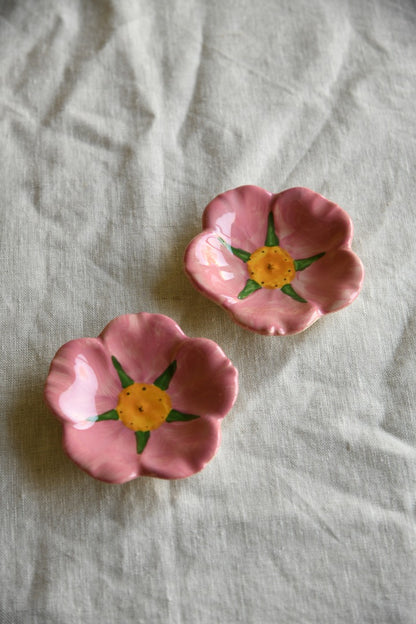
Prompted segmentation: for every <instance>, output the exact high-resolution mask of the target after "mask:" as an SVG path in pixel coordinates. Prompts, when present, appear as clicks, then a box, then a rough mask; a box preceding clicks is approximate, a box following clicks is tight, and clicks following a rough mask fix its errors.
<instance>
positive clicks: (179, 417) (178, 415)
mask: <svg viewBox="0 0 416 624" xmlns="http://www.w3.org/2000/svg"><path fill="white" fill-rule="evenodd" d="M195 418H199V416H195V415H194V414H184V413H183V412H178V410H175V409H172V410H170V412H169V414H168V417H167V418H166V422H168V423H171V422H187V421H188V420H195Z"/></svg>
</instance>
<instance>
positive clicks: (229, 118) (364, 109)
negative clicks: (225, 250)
mask: <svg viewBox="0 0 416 624" xmlns="http://www.w3.org/2000/svg"><path fill="white" fill-rule="evenodd" d="M415 102H416V4H415V2H414V1H413V0H395V1H394V2H393V1H391V0H367V1H365V2H363V1H362V0H350V1H349V2H345V1H344V0H316V1H315V2H311V1H310V0H264V1H262V2H252V1H250V0H210V1H209V2H208V1H204V0H169V1H166V2H163V1H158V0H113V1H112V0H97V1H92V0H85V1H83V0H78V1H77V0H38V1H37V2H33V1H32V0H16V1H13V0H0V155H1V158H0V210H1V228H0V236H1V241H0V260H1V267H2V269H1V277H0V279H1V300H0V310H1V316H0V331H1V337H2V339H1V344H0V349H1V376H0V385H1V396H2V416H1V435H0V462H1V480H0V488H1V514H2V520H1V522H0V543H1V545H2V546H1V556H0V577H1V579H2V582H1V583H0V622H1V624H79V623H80V622H82V623H83V624H96V622H102V623H103V624H113V623H114V622H120V623H122V624H133V623H134V624H139V623H140V624H213V623H218V624H237V623H242V624H415V623H416V607H415V605H416V590H415V578H416V547H415V543H416V541H415V538H416V531H415V527H416V522H415V520H416V419H415V415H414V412H415V383H414V379H415V374H416V363H415V357H414V354H415V330H416V321H415V304H416V289H415V279H414V271H415V269H414V267H415V260H416V253H415V249H416V209H415V190H414V178H415V162H416V107H415ZM243 184H255V185H258V186H261V187H263V188H265V189H267V190H269V191H272V192H279V191H281V190H283V189H285V188H289V187H293V186H306V187H309V188H311V189H313V190H315V191H317V192H319V193H321V194H323V195H325V196H326V197H327V198H329V199H331V200H332V201H335V202H336V203H338V204H339V205H340V206H341V207H342V208H344V209H345V210H346V211H347V212H348V213H349V214H350V216H351V217H352V219H353V222H354V232H355V234H354V241H353V250H354V251H355V252H356V253H357V254H358V255H359V256H360V258H361V259H362V261H363V264H364V266H365V270H366V277H365V281H364V287H363V290H362V292H361V294H360V295H359V297H358V298H357V299H356V301H354V303H353V304H352V305H351V306H349V307H347V308H345V309H344V310H342V311H340V312H336V313H334V314H331V315H327V316H326V317H324V318H322V319H321V320H319V321H318V322H317V323H315V324H314V325H313V326H312V327H311V328H309V329H308V330H306V331H305V332H303V333H301V334H298V335H296V336H292V337H267V336H260V335H256V334H253V333H251V332H249V331H247V330H245V329H242V328H241V327H239V326H237V325H236V324H235V323H233V322H232V321H231V319H230V318H229V317H228V316H227V315H226V314H225V313H224V311H223V310H221V309H220V308H219V307H217V306H216V305H215V304H214V303H212V302H211V301H209V300H207V299H206V298H204V297H203V296H202V295H201V294H199V293H198V292H196V291H195V290H194V288H193V287H192V285H191V284H190V282H189V281H188V279H187V277H186V276H185V274H184V271H183V264H182V263H183V253H184V250H185V248H186V245H187V244H188V242H189V241H190V240H191V238H192V237H194V236H195V235H196V234H198V233H199V232H200V229H201V216H202V212H203V209H204V207H205V205H206V204H207V203H208V202H209V201H210V200H211V199H212V198H213V197H214V196H216V195H217V194H218V193H220V192H222V191H225V190H227V189H231V188H234V187H237V186H240V185H243ZM139 311H147V312H158V313H162V314H166V315H168V316H170V317H172V318H173V319H174V320H175V321H176V322H178V323H179V325H180V326H181V327H182V329H183V330H184V331H185V333H186V334H187V335H189V336H193V337H197V336H204V337H207V338H210V339H213V340H215V341H216V342H218V344H219V345H220V346H221V347H222V349H223V350H224V351H225V353H226V354H227V356H228V357H229V358H230V359H231V360H232V362H233V364H234V365H235V366H236V367H237V368H238V369H239V374H240V377H239V379H240V391H239V396H238V399H237V402H236V404H235V406H234V408H233V409H232V411H231V412H230V414H229V415H228V416H227V417H226V418H225V420H224V422H223V426H222V444H221V447H220V450H219V452H218V454H217V456H216V457H215V458H214V459H213V461H212V462H211V463H210V464H209V465H208V466H207V467H206V468H205V469H204V470H203V471H202V472H201V473H199V474H197V475H194V476H192V477H190V478H188V479H185V480H182V481H170V482H169V481H162V480H157V479H151V478H141V479H138V480H135V481H132V482H130V483H127V484H125V485H108V484H105V483H102V482H99V481H95V480H94V479H92V478H91V477H89V476H88V475H86V474H85V473H84V472H82V471H81V470H80V469H79V468H78V467H77V466H76V465H75V464H73V463H72V462H71V461H70V460H69V459H68V458H67V457H66V455H65V454H64V453H63V451H62V448H61V426H60V424H59V423H58V422H57V421H56V420H55V418H54V417H53V416H52V415H51V414H50V413H49V412H48V410H47V409H46V407H45V404H44V401H43V396H42V394H43V385H44V382H45V378H46V375H47V372H48V367H49V364H50V361H51V359H52V357H53V356H54V354H55V352H56V351H57V349H58V348H59V347H60V346H61V345H62V344H63V343H65V342H67V341H69V340H71V339H73V338H79V337H83V336H97V335H98V334H99V332H100V331H101V330H102V329H103V327H104V326H105V325H106V324H107V323H108V322H109V321H110V320H111V319H112V318H114V317H116V316H118V315H120V314H125V313H128V312H139Z"/></svg>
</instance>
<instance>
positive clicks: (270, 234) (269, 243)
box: [264, 211, 279, 247]
mask: <svg viewBox="0 0 416 624" xmlns="http://www.w3.org/2000/svg"><path fill="white" fill-rule="evenodd" d="M264 244H265V246H266V247H278V245H279V238H278V236H277V234H276V230H275V228H274V217H273V213H272V211H270V212H269V218H268V220H267V235H266V240H265V243H264Z"/></svg>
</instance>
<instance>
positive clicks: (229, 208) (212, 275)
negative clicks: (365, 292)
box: [185, 186, 364, 336]
mask: <svg viewBox="0 0 416 624" xmlns="http://www.w3.org/2000/svg"><path fill="white" fill-rule="evenodd" d="M352 236H353V226H352V221H351V219H350V217H349V216H348V215H347V213H346V212H345V211H344V210H342V208H340V207H339V206H338V205H337V204H334V203H333V202H331V201H329V200H328V199H325V197H323V196H322V195H319V194H318V193H315V192H314V191H311V190H309V189H307V188H301V187H298V188H291V189H288V190H286V191H283V192H281V193H278V194H272V193H269V192H268V191H265V190H264V189H262V188H259V187H257V186H241V187H239V188H236V189H234V190H231V191H227V192H225V193H222V194H221V195H218V197H216V198H215V199H213V200H212V201H211V202H210V203H209V204H208V206H207V207H206V208H205V211H204V214H203V231H202V232H201V233H200V234H199V235H198V236H196V237H195V238H194V239H193V240H192V241H191V242H190V244H189V245H188V247H187V250H186V253H185V271H186V273H187V275H188V276H189V278H190V280H191V282H192V283H193V285H194V286H195V287H196V288H197V290H199V291H200V292H201V293H203V294H204V295H206V296H207V297H208V298H210V299H212V300H213V301H215V302H216V303H218V304H219V305H220V306H222V307H223V308H224V309H225V310H226V311H227V312H228V313H229V314H230V315H231V317H232V318H233V319H234V320H235V321H236V322H237V323H239V324H240V325H242V326H243V327H245V328H247V329H250V330H252V331H255V332H258V333H260V334H267V335H281V336H283V335H288V334H296V333H298V332H301V331H303V330H304V329H306V328H307V327H309V326H310V325H312V323H314V322H315V321H316V320H317V319H319V318H320V317H321V316H323V315H324V314H327V313H329V312H334V311H336V310H340V309H341V308H344V307H345V306H347V305H348V304H350V303H351V302H352V301H353V300H354V299H355V297H356V296H357V295H358V293H359V292H360V289H361V286H362V283H363V278H364V269H363V265H362V263H361V261H360V259H359V258H358V256H356V255H355V253H353V252H352V251H351V241H352Z"/></svg>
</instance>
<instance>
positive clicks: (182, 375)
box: [168, 338, 238, 418]
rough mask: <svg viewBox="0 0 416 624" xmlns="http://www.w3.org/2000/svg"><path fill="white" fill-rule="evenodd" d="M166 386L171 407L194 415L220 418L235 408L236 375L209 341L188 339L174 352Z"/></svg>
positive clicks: (218, 349)
mask: <svg viewBox="0 0 416 624" xmlns="http://www.w3.org/2000/svg"><path fill="white" fill-rule="evenodd" d="M175 358H176V361H177V369H176V372H175V375H174V376H173V378H172V381H171V384H170V386H169V390H168V392H169V396H170V398H171V400H172V407H173V408H174V409H176V410H179V411H181V412H185V413H188V414H195V415H197V416H215V417H217V418H223V417H224V416H225V415H226V414H227V413H228V412H229V411H230V409H231V408H232V406H233V405H234V401H235V399H236V396H237V392H238V381H237V378H238V373H237V370H236V368H234V366H233V365H232V364H231V362H230V360H229V359H228V358H227V357H226V356H225V354H224V352H223V351H222V350H221V349H220V347H219V346H218V345H217V344H216V343H215V342H213V341H212V340H207V339H205V338H189V339H188V340H186V342H183V343H182V345H181V346H180V348H179V349H178V351H177V353H176V356H175Z"/></svg>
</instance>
